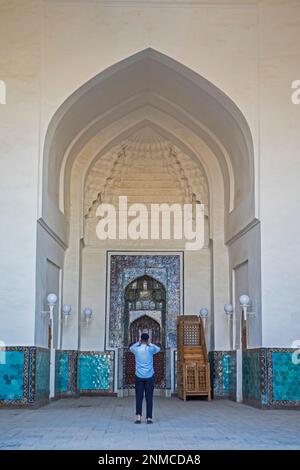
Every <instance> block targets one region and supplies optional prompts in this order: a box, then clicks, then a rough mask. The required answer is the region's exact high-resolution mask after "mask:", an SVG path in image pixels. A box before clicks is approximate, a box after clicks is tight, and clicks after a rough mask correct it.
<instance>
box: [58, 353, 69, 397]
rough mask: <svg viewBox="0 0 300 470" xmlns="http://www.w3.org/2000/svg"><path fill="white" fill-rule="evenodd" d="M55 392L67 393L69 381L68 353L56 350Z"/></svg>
mask: <svg viewBox="0 0 300 470" xmlns="http://www.w3.org/2000/svg"><path fill="white" fill-rule="evenodd" d="M55 366H56V367H55V393H56V395H57V394H60V393H67V391H68V381H69V354H68V352H66V351H56V356H55Z"/></svg>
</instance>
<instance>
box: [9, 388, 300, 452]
mask: <svg viewBox="0 0 300 470" xmlns="http://www.w3.org/2000/svg"><path fill="white" fill-rule="evenodd" d="M133 412H134V398H133V397H128V398H112V397H92V398H89V397H82V398H80V399H65V400H59V401H56V402H53V403H51V404H50V405H48V406H44V407H42V408H39V409H38V410H12V409H11V410H10V409H2V410H0V425H1V433H0V449H99V450H100V449H105V450H111V449H122V450H124V449H145V450H146V449H180V450H181V449H191V450H192V449H199V450H201V449H300V412H299V411H293V410H286V411H285V410H284V411H283V410H274V411H262V410H258V409H255V408H251V407H249V406H245V405H242V404H237V403H234V402H231V401H227V400H213V401H211V402H207V401H203V400H193V401H187V402H183V401H181V400H179V399H177V398H171V399H169V398H160V397H155V409H154V418H155V423H154V424H153V425H150V426H149V425H146V424H145V423H143V424H142V425H135V424H134V423H133V417H134V416H133Z"/></svg>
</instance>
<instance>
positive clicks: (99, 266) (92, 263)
mask: <svg viewBox="0 0 300 470" xmlns="http://www.w3.org/2000/svg"><path fill="white" fill-rule="evenodd" d="M81 305H82V310H83V309H84V308H85V307H91V308H92V309H93V312H94V314H93V318H92V320H91V322H90V324H89V326H88V328H87V327H86V324H85V323H84V321H83V318H82V317H81V324H80V349H81V350H82V351H91V350H92V351H93V350H95V351H104V347H105V346H104V344H105V309H106V250H99V249H97V248H93V247H85V248H84V249H83V252H82V287H81Z"/></svg>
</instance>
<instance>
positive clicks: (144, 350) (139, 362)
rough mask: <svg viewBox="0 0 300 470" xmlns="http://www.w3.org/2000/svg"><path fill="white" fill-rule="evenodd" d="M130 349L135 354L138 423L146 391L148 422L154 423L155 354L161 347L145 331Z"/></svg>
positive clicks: (138, 422) (139, 422)
mask: <svg viewBox="0 0 300 470" xmlns="http://www.w3.org/2000/svg"><path fill="white" fill-rule="evenodd" d="M130 351H131V352H132V353H133V354H134V355H135V398H136V420H135V423H136V424H141V418H142V407H143V397H144V392H145V395H146V407H147V416H146V419H147V424H151V423H152V408H153V390H154V369H153V356H154V354H156V353H158V352H159V351H160V348H159V347H158V346H156V345H155V344H151V343H150V342H149V335H148V334H147V333H143V334H142V336H141V339H140V341H138V342H137V343H135V344H134V345H133V346H131V348H130Z"/></svg>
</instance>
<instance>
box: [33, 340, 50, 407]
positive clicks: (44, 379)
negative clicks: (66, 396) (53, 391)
mask: <svg viewBox="0 0 300 470" xmlns="http://www.w3.org/2000/svg"><path fill="white" fill-rule="evenodd" d="M35 360H36V364H35V394H36V395H35V399H36V400H37V401H39V402H41V401H44V400H45V401H48V399H49V391H50V352H49V350H48V349H41V348H37V350H36V359H35Z"/></svg>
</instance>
